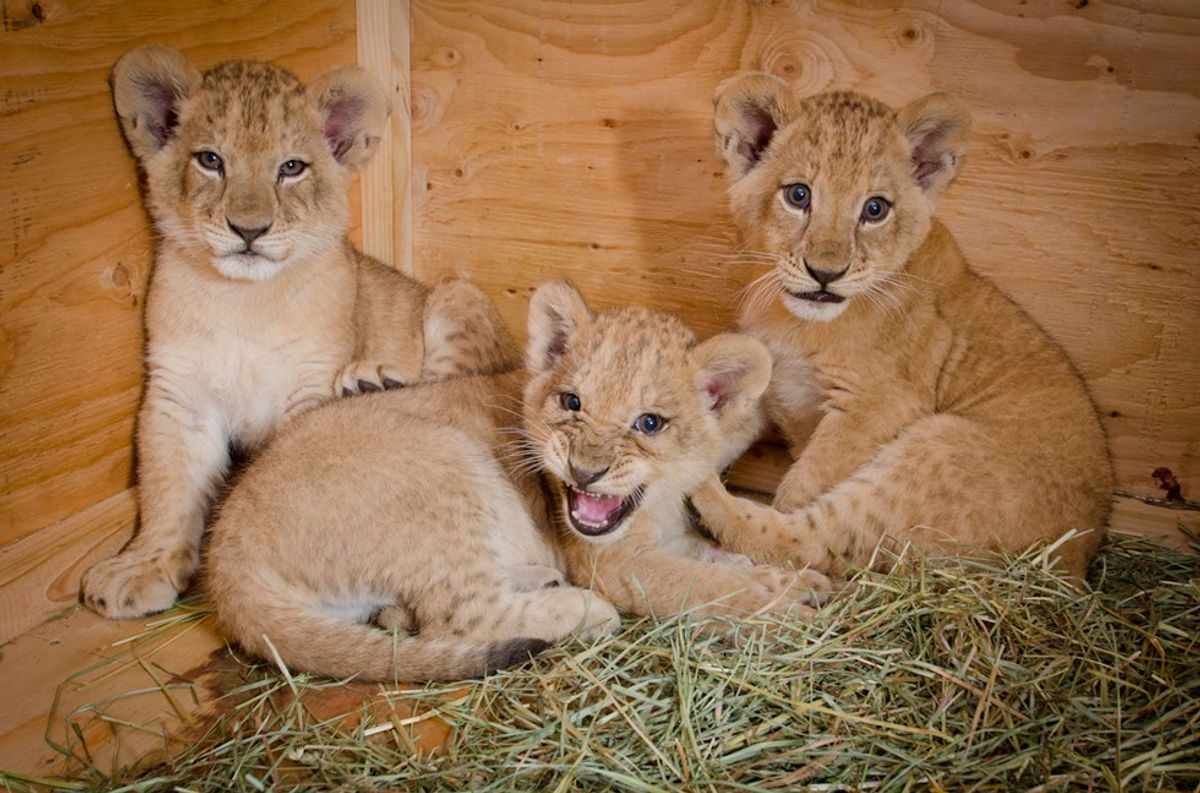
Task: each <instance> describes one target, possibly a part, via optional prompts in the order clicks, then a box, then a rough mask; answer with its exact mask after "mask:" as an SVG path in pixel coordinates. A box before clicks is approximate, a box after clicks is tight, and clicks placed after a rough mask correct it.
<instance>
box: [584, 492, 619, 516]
mask: <svg viewBox="0 0 1200 793" xmlns="http://www.w3.org/2000/svg"><path fill="white" fill-rule="evenodd" d="M620 508H621V497H620V496H596V495H592V494H591V493H582V492H579V491H576V492H575V517H577V518H579V519H580V520H586V521H587V522H588V523H596V524H599V523H604V522H605V521H606V520H608V516H609V515H611V514H613V513H614V512H616V511H617V510H618V509H620Z"/></svg>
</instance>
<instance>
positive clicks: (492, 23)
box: [412, 0, 1200, 525]
mask: <svg viewBox="0 0 1200 793" xmlns="http://www.w3.org/2000/svg"><path fill="white" fill-rule="evenodd" d="M412 5H413V12H412V30H413V32H412V37H413V40H412V91H413V106H412V115H413V118H412V127H413V192H414V198H413V201H414V207H413V246H414V254H413V255H414V263H415V268H416V273H417V275H418V277H421V278H424V279H430V278H433V277H436V276H439V275H443V274H448V273H467V274H470V275H471V276H472V277H474V278H475V279H476V280H478V281H479V282H480V283H482V284H483V285H484V286H485V287H486V288H487V289H488V290H489V292H490V293H491V294H492V295H493V297H495V298H496V299H497V300H498V301H500V303H501V306H502V310H503V311H504V314H505V316H506V319H507V320H508V321H509V323H510V324H511V326H512V327H513V328H514V329H520V328H522V327H523V323H524V312H525V306H526V304H527V299H528V295H529V293H530V292H531V290H532V289H533V288H534V286H535V285H536V284H538V283H540V282H542V281H544V280H546V279H549V278H556V277H563V276H565V277H569V278H570V279H571V280H573V281H574V282H575V283H576V285H577V286H579V287H580V288H581V289H582V290H583V291H584V293H585V294H586V295H587V297H588V298H589V300H590V301H591V302H592V303H593V304H595V305H599V306H604V305H610V304H618V303H630V302H632V303H644V304H649V305H653V306H657V307H659V308H663V309H666V310H668V311H673V312H676V313H678V314H680V315H682V316H684V317H685V318H687V319H688V320H689V321H690V322H691V323H692V324H693V325H694V326H695V327H696V328H697V330H699V331H700V332H702V333H710V332H713V331H716V330H718V329H723V328H727V327H729V326H730V325H731V324H732V322H733V319H734V316H735V307H736V305H737V302H738V294H739V290H740V289H741V287H742V286H743V285H744V284H745V281H746V278H745V277H744V275H743V269H744V268H742V267H741V266H740V265H739V264H738V262H737V260H736V258H735V257H732V256H730V255H728V252H729V251H730V250H731V249H732V248H733V246H734V242H735V238H734V234H733V232H732V230H731V228H730V223H729V218H728V215H727V210H726V207H725V199H724V190H725V182H724V179H723V177H722V176H721V174H720V173H719V168H718V162H717V160H716V157H715V155H714V154H713V145H712V141H711V125H712V121H711V110H712V108H711V97H712V95H713V90H714V89H715V87H716V86H717V84H718V83H719V82H720V81H721V80H723V79H724V78H726V77H728V76H730V75H732V74H734V73H736V72H738V71H739V70H743V69H763V70H767V71H770V72H772V73H774V74H777V75H779V76H780V77H783V78H784V79H786V80H788V81H790V82H792V83H793V84H795V85H796V86H798V87H799V88H800V89H802V90H804V91H818V90H822V89H827V88H852V89H856V90H861V91H865V92H867V93H871V94H874V95H876V96H878V97H880V98H882V99H884V100H885V101H888V102H891V103H893V104H903V103H905V102H908V101H910V100H913V99H915V98H917V97H919V96H921V95H923V94H924V93H926V92H928V91H931V90H945V91H950V92H953V93H955V94H957V95H958V96H960V97H961V98H962V99H963V100H964V101H966V103H967V104H968V105H969V107H970V108H971V110H972V112H973V115H974V122H975V125H974V130H973V134H972V140H971V149H970V155H969V160H968V163H967V165H966V168H965V170H964V172H963V175H962V177H961V179H960V181H959V183H958V184H957V185H955V186H954V187H953V188H952V189H951V191H950V193H949V194H948V195H947V196H946V197H945V198H944V199H943V201H942V203H941V208H940V214H941V216H942V218H943V219H944V220H945V221H946V222H947V223H948V225H949V226H950V227H951V229H952V230H953V231H954V233H955V235H956V236H957V238H958V240H959V242H960V244H961V245H962V247H963V248H964V249H965V251H966V253H967V255H968V258H969V259H970V260H971V261H972V262H973V263H974V265H975V266H976V267H977V268H978V269H979V270H980V271H981V272H983V273H985V274H987V275H988V276H990V277H991V278H993V279H994V280H995V281H996V283H997V284H999V286H1000V287H1001V288H1002V289H1003V290H1004V291H1006V292H1007V293H1009V294H1010V295H1012V296H1013V297H1014V298H1015V299H1016V300H1017V301H1018V302H1019V303H1021V305H1023V306H1024V307H1025V308H1026V309H1028V310H1029V312H1030V313H1031V314H1032V315H1033V316H1034V317H1035V318H1036V319H1037V320H1038V321H1039V322H1040V323H1041V324H1042V325H1043V326H1044V327H1045V328H1046V329H1047V330H1048V331H1049V332H1050V334H1051V335H1052V336H1053V337H1054V338H1055V339H1056V340H1058V342H1059V343H1061V344H1062V345H1063V346H1064V347H1065V348H1066V349H1067V351H1068V352H1069V353H1070V355H1071V356H1072V358H1073V359H1074V361H1075V362H1076V364H1077V365H1078V367H1079V368H1080V370H1081V371H1082V372H1083V374H1084V375H1085V377H1086V378H1087V380H1088V382H1089V384H1090V386H1091V388H1092V390H1093V393H1094V395H1095V398H1096V400H1097V402H1098V403H1099V406H1100V408H1101V410H1102V413H1103V415H1104V417H1105V425H1106V429H1107V431H1108V433H1109V436H1110V438H1111V441H1112V450H1113V455H1114V459H1115V462H1116V467H1117V472H1118V476H1119V481H1120V485H1121V487H1123V488H1126V489H1129V490H1133V491H1138V492H1144V493H1150V494H1153V493H1154V482H1153V480H1152V479H1151V477H1150V472H1151V471H1152V470H1153V469H1154V468H1156V467H1158V466H1160V465H1164V466H1167V467H1169V468H1171V469H1172V470H1173V471H1174V472H1175V473H1176V475H1177V476H1178V477H1179V479H1180V481H1181V482H1182V483H1183V485H1184V494H1185V495H1186V496H1190V497H1191V498H1193V499H1195V498H1196V497H1197V495H1200V311H1198V310H1197V307H1198V306H1200V272H1198V271H1197V267H1198V263H1197V259H1196V257H1195V254H1194V251H1195V250H1196V248H1197V244H1198V243H1200V60H1198V59H1196V58H1195V57H1194V56H1195V53H1196V52H1197V51H1198V48H1200V5H1196V4H1191V3H1181V2H1180V3H1159V4H1153V5H1150V4H1146V3H1141V2H1133V1H1132V0H1130V1H1129V2H1114V3H1089V4H1080V3H1074V4H1073V3H1068V2H1062V1H1061V0H1030V2H1021V3H1011V2H999V1H998V0H997V1H996V2H991V1H985V0H979V1H977V2H955V3H940V2H933V1H932V0H923V1H921V2H911V3H906V4H903V7H902V8H900V9H896V8H894V7H893V4H884V3H873V2H872V3H861V4H858V3H856V4H846V3H833V2H829V3H824V2H778V3H754V2H731V3H684V4H679V3H665V2H654V1H653V0H643V1H642V2H629V3H613V4H607V3H582V4H581V3H570V4H568V3H549V2H537V1H535V0H504V1H503V2H490V3H489V2H478V3H470V4H463V3H458V2H437V1H436V0H416V2H414V3H413V4H412ZM1163 520H1164V521H1165V522H1166V523H1165V525H1173V516H1170V515H1164V516H1163Z"/></svg>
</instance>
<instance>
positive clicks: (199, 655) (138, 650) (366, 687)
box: [0, 598, 449, 785]
mask: <svg viewBox="0 0 1200 793" xmlns="http://www.w3.org/2000/svg"><path fill="white" fill-rule="evenodd" d="M213 623H214V621H213V617H212V614H211V613H210V612H209V611H208V610H207V608H206V607H205V606H204V604H203V603H202V602H200V601H199V599H198V598H192V599H191V602H190V603H186V604H184V605H182V606H177V607H176V608H175V609H172V610H171V611H170V612H167V613H166V614H163V615H158V616H156V617H153V618H148V619H144V620H131V621H127V622H112V621H109V620H106V619H103V618H101V617H99V616H97V615H96V614H93V613H92V612H90V611H88V610H86V609H84V608H82V607H77V608H74V609H71V610H69V611H67V612H64V613H63V614H62V615H60V616H59V617H58V618H56V619H52V620H50V621H48V622H45V623H43V624H42V625H39V626H38V627H37V628H34V629H33V630H31V631H29V632H28V633H26V634H24V635H22V636H21V637H19V638H18V639H16V640H14V641H12V642H10V643H8V644H7V645H4V647H3V648H2V649H0V653H2V655H0V680H2V681H3V692H4V696H3V699H4V707H3V708H0V785H2V783H3V776H4V772H7V773H15V774H17V775H21V776H23V777H24V778H25V779H26V781H32V779H31V778H40V779H59V780H61V779H74V778H79V776H80V774H81V772H83V771H84V770H85V769H89V768H90V769H94V770H95V771H99V772H100V773H102V774H104V775H109V774H112V773H113V772H114V771H115V770H118V769H123V770H124V772H125V773H126V774H128V773H130V772H132V771H136V770H139V769H144V768H148V767H149V766H152V765H153V764H155V763H156V762H158V761H160V760H161V759H162V758H164V757H166V756H170V755H172V754H177V753H180V752H182V751H183V750H184V749H186V748H187V747H189V746H190V745H192V744H194V743H195V742H196V741H197V740H198V739H199V738H200V737H201V736H202V735H203V734H204V732H205V730H206V728H207V727H208V725H210V724H211V723H212V721H213V720H214V719H216V718H218V717H220V716H221V715H222V714H224V713H226V712H227V711H228V710H229V709H230V708H233V707H235V706H236V705H237V704H238V703H239V702H240V701H241V699H239V698H237V697H235V696H232V695H231V694H230V693H229V692H231V691H232V690H234V689H235V688H237V687H238V686H239V685H240V684H241V683H244V682H245V680H246V673H247V672H248V669H247V667H246V664H245V661H244V660H242V659H240V658H238V657H237V656H236V655H235V654H234V653H232V652H231V651H230V650H229V649H228V648H227V647H226V646H225V643H224V641H223V640H222V639H221V637H220V636H219V635H218V633H217V632H216V629H215V626H214V624H213ZM399 688H400V689H404V688H407V687H405V686H400V687H399ZM389 690H392V691H395V690H397V689H396V687H395V686H383V685H380V684H368V683H348V684H344V685H341V686H333V687H327V688H309V689H304V690H302V692H301V696H302V697H303V705H304V707H305V708H306V709H307V710H308V712H309V713H311V714H312V715H313V716H314V717H315V718H316V719H318V720H325V719H334V718H340V717H343V716H344V717H345V718H346V726H347V729H352V728H353V727H354V726H355V725H356V724H357V723H358V720H359V719H362V718H364V716H367V717H369V718H371V719H372V722H373V723H374V724H377V725H378V724H388V723H392V724H395V720H397V719H399V720H401V722H400V723H401V724H403V725H405V726H404V730H405V735H404V744H405V745H406V746H409V747H413V748H416V749H418V750H421V751H430V750H434V749H435V748H437V747H439V746H441V745H442V744H443V743H444V742H445V740H446V739H447V737H448V735H449V727H448V726H447V725H446V724H445V723H444V722H442V721H440V720H439V719H437V718H436V717H435V718H430V717H431V716H433V715H434V714H432V713H427V714H425V715H423V716H421V717H419V718H413V717H412V716H413V714H412V711H411V708H409V706H408V704H407V703H406V702H396V701H394V700H393V699H389V698H388V697H386V696H384V694H385V692H387V691H389ZM280 696H290V695H288V694H286V692H281V694H280ZM280 704H281V705H283V704H285V703H280ZM376 731H377V732H378V731H379V730H376ZM381 737H382V738H386V739H390V740H396V739H397V738H396V736H395V735H394V734H392V733H391V731H390V730H388V731H387V733H386V734H384V735H382V736H381Z"/></svg>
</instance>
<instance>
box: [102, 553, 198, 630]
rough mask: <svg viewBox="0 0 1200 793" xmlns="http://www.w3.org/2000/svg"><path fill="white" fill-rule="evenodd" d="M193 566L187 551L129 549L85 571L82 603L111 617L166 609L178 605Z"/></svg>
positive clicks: (119, 617) (133, 615) (124, 617)
mask: <svg viewBox="0 0 1200 793" xmlns="http://www.w3.org/2000/svg"><path fill="white" fill-rule="evenodd" d="M193 569H194V565H193V564H191V563H190V561H189V556H188V554H187V553H186V552H183V553H181V554H166V553H161V552H155V551H142V550H131V551H127V552H125V553H122V554H118V555H117V556H114V557H112V558H111V559H106V560H104V561H103V562H100V563H99V564H96V565H95V566H93V567H92V568H91V569H89V570H88V571H87V572H86V573H84V574H83V581H82V582H81V585H80V589H81V591H82V594H83V602H84V603H86V604H87V605H88V606H89V607H90V608H91V609H92V610H94V611H96V612H97V613H99V614H101V615H103V616H105V617H108V618H110V619H131V618H133V617H144V616H145V615H147V614H154V613H155V612H158V611H165V610H166V609H169V608H171V606H173V605H174V604H175V598H176V596H177V595H178V594H179V593H180V592H181V591H183V589H184V587H186V586H187V581H188V578H190V577H191V574H192V571H193Z"/></svg>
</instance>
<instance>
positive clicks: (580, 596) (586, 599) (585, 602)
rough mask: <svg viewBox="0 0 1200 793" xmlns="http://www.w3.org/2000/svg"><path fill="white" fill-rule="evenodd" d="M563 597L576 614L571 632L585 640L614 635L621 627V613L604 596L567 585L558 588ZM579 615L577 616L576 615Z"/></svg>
mask: <svg viewBox="0 0 1200 793" xmlns="http://www.w3.org/2000/svg"><path fill="white" fill-rule="evenodd" d="M556 591H559V592H561V593H562V596H561V599H562V600H563V601H564V602H569V603H570V608H569V611H571V612H572V614H573V616H575V619H574V622H575V627H574V629H572V631H571V633H572V634H573V635H574V636H577V637H578V638H580V639H582V640H583V641H585V642H590V641H595V640H596V639H599V638H602V637H604V636H612V635H613V634H615V633H616V632H617V631H619V630H620V629H621V615H620V614H618V613H617V610H616V608H615V607H614V606H613V605H612V604H611V603H609V602H608V601H607V600H605V599H604V598H602V597H600V596H598V595H596V594H594V593H593V592H591V591H590V590H587V589H581V588H578V587H566V588H564V589H559V590H556ZM576 615H577V616H576Z"/></svg>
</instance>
